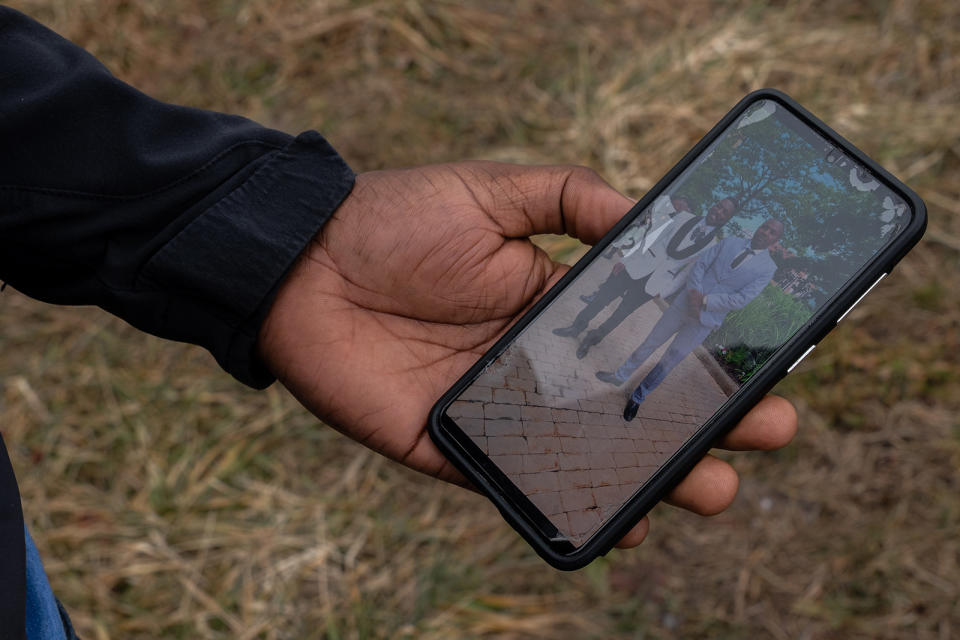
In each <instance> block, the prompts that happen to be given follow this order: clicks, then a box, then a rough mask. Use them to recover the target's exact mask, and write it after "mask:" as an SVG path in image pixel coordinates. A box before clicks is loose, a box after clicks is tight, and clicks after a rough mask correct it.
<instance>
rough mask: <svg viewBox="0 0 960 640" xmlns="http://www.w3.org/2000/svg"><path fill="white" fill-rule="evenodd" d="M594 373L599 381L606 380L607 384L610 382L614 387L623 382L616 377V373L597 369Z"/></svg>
mask: <svg viewBox="0 0 960 640" xmlns="http://www.w3.org/2000/svg"><path fill="white" fill-rule="evenodd" d="M594 375H595V376H596V377H597V380H599V381H600V382H606V383H607V384H612V385H613V386H615V387H619V386H620V385H622V384H623V380H621V379H620V378H618V377H617V374H615V373H610V372H609V371H597V372H596V373H595V374H594Z"/></svg>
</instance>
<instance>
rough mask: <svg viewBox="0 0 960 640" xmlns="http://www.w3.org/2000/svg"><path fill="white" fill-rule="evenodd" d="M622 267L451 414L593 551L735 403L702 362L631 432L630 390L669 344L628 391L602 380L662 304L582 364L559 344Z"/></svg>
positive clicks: (584, 288) (664, 392) (573, 300)
mask: <svg viewBox="0 0 960 640" xmlns="http://www.w3.org/2000/svg"><path fill="white" fill-rule="evenodd" d="M612 264H613V262H611V261H607V260H600V261H598V262H597V263H595V265H594V268H593V269H591V270H590V272H588V273H585V274H584V275H583V276H582V277H581V279H580V282H578V283H576V284H575V285H573V286H572V287H571V289H573V291H572V295H569V296H565V298H566V299H565V300H564V301H558V302H557V303H554V305H553V306H552V307H551V308H550V309H548V310H547V311H546V312H545V313H544V314H543V316H542V317H541V319H540V322H539V323H538V326H537V327H536V328H533V329H530V330H528V331H527V332H526V333H525V334H524V335H523V337H522V338H521V339H520V340H518V341H517V342H516V343H515V344H514V345H513V346H511V348H510V349H509V350H508V352H507V353H504V354H503V355H502V356H501V357H500V358H498V360H497V361H496V362H495V363H494V364H493V365H491V366H490V368H488V369H487V371H486V372H484V374H483V375H482V376H481V377H480V378H478V379H477V381H476V382H475V383H474V384H473V385H472V386H471V387H470V388H468V389H467V390H466V391H465V392H464V393H463V395H462V396H461V397H460V399H459V400H458V401H457V402H455V403H453V405H451V407H450V409H449V411H448V413H449V415H450V416H451V417H453V418H455V419H456V421H457V423H458V424H459V425H460V426H461V427H462V428H463V430H464V431H465V432H466V433H467V434H468V435H469V436H470V437H471V438H472V439H473V440H474V442H476V444H477V445H478V446H479V447H480V448H481V449H483V451H484V452H486V453H487V454H488V455H489V456H490V458H491V459H492V460H493V461H494V462H495V463H496V464H497V465H498V466H499V467H500V469H501V470H503V472H504V473H505V474H506V475H507V476H508V477H509V478H510V479H511V480H512V481H513V482H515V483H516V485H517V486H518V487H519V488H520V489H521V490H522V491H523V492H524V493H525V494H526V495H527V496H528V497H529V498H530V500H531V501H532V502H533V503H534V504H536V505H537V507H539V508H540V510H541V511H543V513H544V514H546V515H547V516H548V517H549V518H550V520H551V522H553V524H554V525H556V527H557V528H558V529H559V530H560V531H561V532H563V533H564V534H566V535H567V536H568V537H569V538H570V539H571V540H572V541H573V542H574V544H580V543H582V542H583V541H584V540H586V539H587V538H588V537H589V536H590V534H592V533H593V532H594V531H595V530H596V528H597V526H598V525H599V524H600V523H601V522H603V521H604V520H606V519H607V518H608V517H609V516H610V515H612V514H613V513H614V511H615V510H616V508H617V507H619V506H620V505H621V504H623V502H624V501H625V500H626V499H627V498H628V497H629V496H630V495H631V494H632V493H634V492H635V491H636V490H637V488H639V486H640V485H641V484H642V483H643V482H644V481H645V480H646V479H647V478H649V477H650V475H651V474H652V473H653V472H654V471H655V470H656V469H657V467H658V466H659V465H660V464H662V463H663V461H664V460H666V458H667V457H669V455H670V454H671V453H672V452H673V451H675V450H676V449H677V447H678V446H679V445H680V444H681V443H682V442H683V441H684V440H686V438H687V437H689V436H690V435H691V434H692V433H693V431H694V429H695V428H696V427H697V426H698V425H700V424H702V423H703V422H704V421H705V420H706V419H707V418H708V417H709V416H710V415H712V414H713V412H714V410H715V409H716V408H717V407H719V406H720V405H721V404H722V403H723V402H724V400H726V397H727V396H726V394H724V392H723V391H722V390H721V389H720V387H719V386H718V385H717V383H716V382H715V381H714V379H713V378H712V377H711V375H710V374H709V373H708V372H707V371H706V370H705V369H704V367H703V365H702V364H701V362H700V361H699V360H698V359H697V358H696V356H695V355H693V354H691V355H689V356H687V358H686V359H684V360H683V362H681V363H680V364H679V365H678V366H677V367H676V369H674V370H673V372H672V373H671V374H670V375H669V376H668V377H667V378H666V380H664V382H663V383H662V384H661V385H660V387H658V388H657V389H656V390H655V391H654V392H653V393H651V394H650V396H649V398H648V399H647V400H646V401H645V402H643V403H642V404H641V405H640V411H639V413H638V415H637V417H636V418H635V419H634V420H633V421H632V422H625V421H624V419H623V415H622V414H623V407H624V404H625V403H626V399H627V397H628V396H629V394H630V391H632V390H633V388H634V387H635V386H636V385H637V384H639V381H640V380H641V379H642V378H643V376H644V375H645V374H646V372H647V371H648V370H649V369H650V368H652V367H653V365H654V364H656V362H657V360H659V358H660V356H661V355H662V353H663V351H664V350H665V348H666V345H665V346H664V347H661V349H660V350H658V351H657V352H656V353H654V355H653V356H652V357H651V358H650V360H648V361H647V362H646V363H645V364H644V366H642V367H641V368H640V369H639V370H638V371H637V372H636V374H635V375H634V376H633V378H631V379H630V380H629V381H628V382H627V384H625V385H623V386H622V387H619V388H616V387H613V386H612V385H609V384H606V383H603V382H600V381H599V380H597V379H596V378H595V377H594V374H595V373H596V372H597V371H598V370H607V371H612V370H614V369H616V367H618V366H619V365H620V364H621V362H622V361H623V359H625V358H626V356H627V355H628V354H629V353H630V352H631V351H633V349H634V348H635V347H636V346H637V345H639V344H640V342H641V341H642V340H643V338H645V337H646V335H647V333H648V332H649V330H650V328H652V327H653V325H654V323H656V321H657V319H658V318H659V317H660V314H661V312H660V309H659V308H658V307H657V305H656V303H655V302H654V301H651V302H648V303H647V304H646V305H644V306H643V307H642V308H641V309H640V310H638V311H636V312H635V313H634V314H633V315H631V316H630V317H629V318H627V319H626V320H625V321H624V322H623V324H621V325H620V326H619V327H618V328H617V329H616V330H614V331H613V332H611V333H610V335H608V336H607V338H606V339H605V340H604V341H603V342H602V343H600V344H599V345H597V346H595V347H593V348H592V349H591V350H590V352H589V353H588V354H587V356H586V357H585V358H584V359H583V360H577V358H576V355H575V351H576V346H577V344H578V343H577V342H576V340H575V339H574V338H559V337H557V336H555V335H553V333H551V331H552V330H553V329H554V328H556V327H560V326H566V325H568V324H570V321H571V320H572V319H573V317H574V316H575V315H576V314H577V313H578V312H579V311H580V310H581V309H582V308H583V303H582V302H581V301H580V299H579V295H580V294H584V293H591V292H592V291H594V289H595V288H596V286H597V284H598V283H599V282H601V281H602V280H603V279H604V278H605V277H606V276H607V274H609V272H610V268H611V266H612ZM591 272H592V273H591ZM615 305H616V302H614V303H613V304H611V305H610V306H608V307H607V309H606V310H604V312H603V313H601V314H600V315H599V316H598V317H597V318H595V319H594V320H593V321H592V322H591V323H590V327H591V328H593V327H596V326H597V325H598V324H599V323H600V322H602V321H603V319H604V318H605V317H606V315H607V314H609V313H610V312H612V311H613V309H615V308H616V306H615ZM581 335H582V334H581ZM668 344H669V343H668Z"/></svg>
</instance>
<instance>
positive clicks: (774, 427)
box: [718, 396, 797, 451]
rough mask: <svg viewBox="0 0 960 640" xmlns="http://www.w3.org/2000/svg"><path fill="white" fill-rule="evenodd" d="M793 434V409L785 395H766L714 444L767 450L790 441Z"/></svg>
mask: <svg viewBox="0 0 960 640" xmlns="http://www.w3.org/2000/svg"><path fill="white" fill-rule="evenodd" d="M796 434H797V410H796V409H794V408H793V405H792V404H791V403H790V401H789V400H787V399H786V398H781V397H780V396H767V397H765V398H764V399H763V400H761V401H760V402H758V403H757V405H756V406H755V407H754V408H753V409H751V410H750V412H749V413H748V414H747V415H745V416H744V417H743V420H741V421H740V424H738V425H737V426H736V427H734V428H733V430H732V431H730V433H728V434H727V435H726V436H724V437H723V439H722V440H721V441H720V442H719V443H718V446H720V447H723V448H724V449H730V450H732V451H746V450H750V449H759V450H763V451H769V450H772V449H779V448H780V447H785V446H787V445H788V444H790V441H791V440H793V437H794V436H795V435H796Z"/></svg>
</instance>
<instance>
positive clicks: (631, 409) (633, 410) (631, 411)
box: [623, 398, 640, 422]
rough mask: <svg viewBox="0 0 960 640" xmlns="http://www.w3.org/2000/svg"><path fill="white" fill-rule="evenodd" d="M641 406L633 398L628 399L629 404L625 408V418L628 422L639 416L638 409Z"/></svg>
mask: <svg viewBox="0 0 960 640" xmlns="http://www.w3.org/2000/svg"><path fill="white" fill-rule="evenodd" d="M639 408H640V403H639V402H636V401H635V400H634V399H633V398H630V399H629V400H627V406H625V407H624V408H623V419H624V420H626V421H627V422H630V421H631V420H633V419H634V418H636V417H637V409H639Z"/></svg>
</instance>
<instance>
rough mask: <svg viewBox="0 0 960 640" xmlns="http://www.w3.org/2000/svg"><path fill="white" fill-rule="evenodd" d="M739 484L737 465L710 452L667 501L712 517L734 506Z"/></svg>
mask: <svg viewBox="0 0 960 640" xmlns="http://www.w3.org/2000/svg"><path fill="white" fill-rule="evenodd" d="M739 486H740V478H739V476H737V472H736V471H735V470H734V468H733V467H731V466H730V465H729V464H727V463H726V462H724V461H723V460H720V459H718V458H714V457H713V456H711V455H708V456H706V457H705V458H704V459H703V460H701V461H700V462H698V463H697V466H695V467H694V468H693V470H692V471H691V472H690V473H688V474H687V477H686V478H684V479H683V481H682V482H681V483H680V484H678V485H677V486H676V487H675V488H674V489H673V491H671V492H670V495H668V496H667V499H666V502H667V503H669V504H672V505H674V506H676V507H681V508H683V509H686V510H688V511H692V512H694V513H697V514H700V515H702V516H712V515H716V514H718V513H720V512H721V511H723V510H724V509H726V508H727V507H729V506H730V504H731V503H732V502H733V499H734V498H736V497H737V488H738V487H739Z"/></svg>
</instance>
